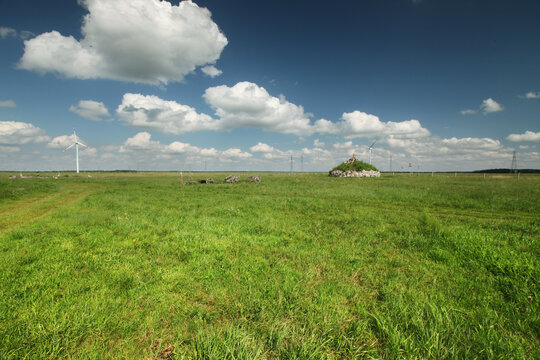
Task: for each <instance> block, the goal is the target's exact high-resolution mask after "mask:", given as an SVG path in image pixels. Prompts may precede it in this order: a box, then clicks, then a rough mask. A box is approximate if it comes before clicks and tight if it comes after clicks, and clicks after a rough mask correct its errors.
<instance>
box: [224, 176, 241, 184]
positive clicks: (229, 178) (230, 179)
mask: <svg viewBox="0 0 540 360" xmlns="http://www.w3.org/2000/svg"><path fill="white" fill-rule="evenodd" d="M225 182H228V183H230V184H234V183H237V182H238V176H231V175H229V176H227V177H226V178H225Z"/></svg>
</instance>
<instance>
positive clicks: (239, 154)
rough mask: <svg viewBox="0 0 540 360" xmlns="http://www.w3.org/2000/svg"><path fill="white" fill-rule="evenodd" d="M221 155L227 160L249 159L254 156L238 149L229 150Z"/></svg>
mask: <svg viewBox="0 0 540 360" xmlns="http://www.w3.org/2000/svg"><path fill="white" fill-rule="evenodd" d="M221 155H222V156H223V157H225V158H233V159H248V158H250V157H252V156H253V155H251V154H250V153H248V152H243V151H242V150H240V149H238V148H232V149H227V150H225V151H223V152H222V153H221Z"/></svg>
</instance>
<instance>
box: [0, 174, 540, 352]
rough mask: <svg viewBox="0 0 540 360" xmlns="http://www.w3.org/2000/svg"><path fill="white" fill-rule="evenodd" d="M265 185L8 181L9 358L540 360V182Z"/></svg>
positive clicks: (126, 177) (279, 177) (1, 192)
mask: <svg viewBox="0 0 540 360" xmlns="http://www.w3.org/2000/svg"><path fill="white" fill-rule="evenodd" d="M225 175H227V174H212V175H211V176H212V177H213V178H214V179H216V180H217V179H220V180H221V179H223V178H224V177H225ZM203 177H206V175H203V174H196V175H195V178H197V179H198V178H203ZM261 177H262V182H261V183H259V184H256V183H249V182H247V176H246V175H241V182H240V183H238V184H209V185H202V184H197V185H186V186H180V184H179V177H178V176H177V174H172V173H171V174H107V173H102V174H93V177H92V178H87V177H86V175H84V176H83V175H81V177H75V176H74V174H71V175H70V176H69V177H62V178H60V179H58V180H53V179H8V178H7V175H6V174H2V179H0V358H2V359H42V358H48V359H58V358H75V359H101V358H107V359H108V358H114V359H167V358H169V359H184V358H185V359H276V358H280V359H357V358H376V359H378V358H383V359H414V358H417V359H423V358H432V359H475V358H477V359H535V358H536V359H539V358H540V350H539V349H540V308H539V304H540V299H539V295H540V293H539V289H540V287H539V281H540V176H532V175H531V176H521V178H520V179H519V180H518V179H517V178H516V177H512V176H498V177H497V176H488V177H486V178H485V179H484V178H483V177H482V174H475V175H465V174H459V175H458V176H457V177H456V178H454V175H453V174H452V175H448V174H436V175H435V176H434V177H431V174H429V175H427V174H426V175H421V176H410V175H395V176H392V175H383V176H382V177H381V178H380V179H359V178H353V179H350V178H330V177H328V176H327V175H326V174H296V175H289V174H261Z"/></svg>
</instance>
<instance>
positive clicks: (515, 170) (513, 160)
mask: <svg viewBox="0 0 540 360" xmlns="http://www.w3.org/2000/svg"><path fill="white" fill-rule="evenodd" d="M512 172H514V173H516V172H517V158H516V150H514V154H513V155H512Z"/></svg>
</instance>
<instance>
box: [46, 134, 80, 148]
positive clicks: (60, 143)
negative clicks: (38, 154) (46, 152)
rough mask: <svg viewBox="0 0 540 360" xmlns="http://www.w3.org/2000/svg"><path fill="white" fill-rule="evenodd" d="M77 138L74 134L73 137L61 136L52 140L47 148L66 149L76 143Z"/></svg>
mask: <svg viewBox="0 0 540 360" xmlns="http://www.w3.org/2000/svg"><path fill="white" fill-rule="evenodd" d="M75 140H76V138H75V135H74V134H71V135H60V136H57V137H55V138H54V139H52V140H51V141H50V142H49V143H48V144H47V147H48V148H51V149H65V148H67V147H68V146H69V145H71V144H73V143H74V142H75Z"/></svg>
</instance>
